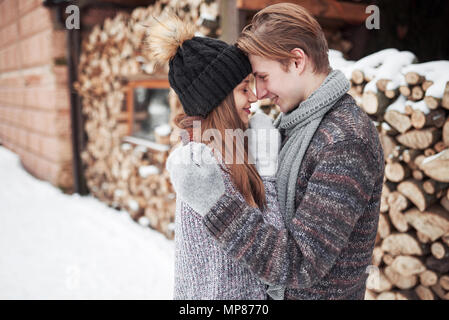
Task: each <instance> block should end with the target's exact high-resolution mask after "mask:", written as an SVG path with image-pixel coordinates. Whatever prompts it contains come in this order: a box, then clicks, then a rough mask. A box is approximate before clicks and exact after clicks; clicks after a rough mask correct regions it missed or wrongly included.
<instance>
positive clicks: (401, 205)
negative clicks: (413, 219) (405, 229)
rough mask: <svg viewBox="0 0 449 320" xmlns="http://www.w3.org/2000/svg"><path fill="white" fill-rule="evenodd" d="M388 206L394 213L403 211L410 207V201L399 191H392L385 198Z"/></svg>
mask: <svg viewBox="0 0 449 320" xmlns="http://www.w3.org/2000/svg"><path fill="white" fill-rule="evenodd" d="M387 203H388V206H389V207H390V208H391V209H393V210H396V211H404V210H405V209H407V208H408V207H409V206H410V201H409V200H408V199H407V198H406V197H405V196H404V195H403V194H402V193H400V192H399V191H393V192H390V193H389V194H388V197H387Z"/></svg>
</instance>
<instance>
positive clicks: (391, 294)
mask: <svg viewBox="0 0 449 320" xmlns="http://www.w3.org/2000/svg"><path fill="white" fill-rule="evenodd" d="M377 300H396V293H394V292H392V291H386V292H382V293H381V294H379V295H378V296H377Z"/></svg>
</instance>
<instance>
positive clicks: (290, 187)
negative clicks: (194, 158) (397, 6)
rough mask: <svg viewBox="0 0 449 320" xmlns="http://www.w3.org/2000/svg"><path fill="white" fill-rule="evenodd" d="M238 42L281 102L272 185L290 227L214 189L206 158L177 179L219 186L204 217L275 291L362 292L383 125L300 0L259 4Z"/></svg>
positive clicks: (261, 84)
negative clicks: (336, 64) (362, 103)
mask: <svg viewBox="0 0 449 320" xmlns="http://www.w3.org/2000/svg"><path fill="white" fill-rule="evenodd" d="M237 44H238V46H239V47H240V48H241V49H242V50H243V51H245V52H246V53H247V54H248V56H249V59H250V62H251V65H252V68H253V73H254V75H255V77H256V90H257V96H258V98H259V99H261V98H272V99H273V100H274V102H275V103H276V104H277V105H279V107H280V109H281V111H282V113H281V115H280V116H279V118H278V119H276V121H275V123H274V125H275V127H277V128H278V129H279V130H280V132H281V135H282V148H281V151H280V154H279V162H278V170H277V173H276V185H277V191H278V201H279V207H280V209H279V215H281V216H282V218H283V221H284V223H285V229H283V230H278V229H276V228H274V227H273V226H271V225H269V224H267V223H265V222H264V220H263V217H262V215H261V212H260V210H259V209H257V208H253V207H251V206H249V205H248V204H247V203H245V202H244V201H240V200H239V199H237V198H236V197H235V196H233V195H232V194H231V195H230V194H224V193H223V192H222V189H221V188H220V187H218V188H215V189H214V187H213V183H214V182H213V181H212V182H211V181H210V179H207V177H208V175H207V174H205V172H207V170H209V171H211V172H213V171H214V170H215V169H214V168H212V166H210V165H209V167H207V168H203V171H202V173H201V174H200V173H196V171H195V170H199V169H198V168H199V167H200V166H192V167H191V169H188V170H190V171H191V172H189V174H190V176H195V177H198V179H189V180H188V179H184V180H182V177H179V176H178V177H175V179H178V181H177V185H179V184H182V183H184V184H187V183H190V184H192V183H193V184H195V186H194V187H192V188H194V189H195V190H196V191H197V192H198V193H199V194H201V193H204V194H205V193H207V194H208V196H209V197H211V196H212V195H213V194H214V193H215V197H212V198H214V201H213V203H212V205H211V210H210V211H209V212H207V213H205V214H204V219H203V221H204V223H205V225H206V227H207V228H208V230H209V232H210V234H211V235H212V236H213V237H214V238H215V239H216V240H217V241H218V243H219V244H220V246H221V248H222V249H223V250H224V251H226V252H227V253H228V254H229V255H230V256H232V257H233V258H234V259H235V260H236V261H238V262H240V263H242V264H244V265H245V266H247V267H248V268H249V269H250V270H251V271H252V272H253V273H254V274H256V275H257V276H258V278H259V279H261V280H262V281H264V282H265V283H266V284H268V285H269V289H268V294H269V295H270V296H271V297H272V298H274V299H364V294H365V289H366V279H367V276H368V273H367V267H368V266H369V265H370V264H371V257H372V252H373V248H374V242H375V238H376V233H377V225H378V218H379V206H380V197H381V190H382V183H383V176H384V157H383V151H382V148H381V144H380V142H379V138H378V133H377V130H376V128H375V126H374V125H373V123H372V122H371V120H370V119H369V118H368V116H367V115H366V114H365V113H364V112H363V111H362V110H361V109H360V108H359V107H358V106H357V105H356V104H355V101H354V99H353V98H352V97H351V96H350V95H348V94H347V91H348V89H349V82H348V80H347V79H346V78H345V77H344V75H343V74H342V72H340V71H336V70H331V68H330V67H329V61H328V56H327V52H328V47H327V42H326V40H325V37H324V34H323V32H322V30H321V27H320V26H319V24H318V23H317V21H316V20H315V19H314V18H313V17H312V16H311V15H310V14H309V13H308V12H307V11H306V10H305V9H304V8H302V7H300V6H298V5H294V4H287V3H282V4H276V5H272V6H269V7H267V8H265V9H263V10H261V11H260V12H258V13H257V14H256V15H255V16H254V18H253V21H252V23H251V24H250V25H249V26H248V27H246V28H245V30H244V31H243V32H242V35H241V37H240V39H239V40H238V43H237ZM194 171H195V172H194ZM203 177H205V178H203ZM192 180H195V181H192ZM214 190H218V191H214ZM198 199H199V200H198V201H201V197H198Z"/></svg>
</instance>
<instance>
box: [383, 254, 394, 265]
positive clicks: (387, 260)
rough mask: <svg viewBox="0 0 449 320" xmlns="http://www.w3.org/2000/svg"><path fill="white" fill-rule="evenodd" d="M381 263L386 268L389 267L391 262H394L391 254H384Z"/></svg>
mask: <svg viewBox="0 0 449 320" xmlns="http://www.w3.org/2000/svg"><path fill="white" fill-rule="evenodd" d="M382 261H383V263H385V264H386V265H387V266H391V265H392V264H393V262H394V256H393V255H392V254H389V253H385V252H384V255H383V256H382Z"/></svg>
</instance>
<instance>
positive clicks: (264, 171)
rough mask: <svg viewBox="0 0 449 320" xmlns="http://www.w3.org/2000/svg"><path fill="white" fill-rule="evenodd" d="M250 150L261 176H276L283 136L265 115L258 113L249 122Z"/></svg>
mask: <svg viewBox="0 0 449 320" xmlns="http://www.w3.org/2000/svg"><path fill="white" fill-rule="evenodd" d="M249 129H250V135H249V142H248V149H249V153H250V155H251V157H252V160H253V163H255V165H256V169H257V172H259V175H260V176H274V175H275V174H276V170H277V165H278V156H279V149H280V147H281V135H280V134H279V131H278V130H277V129H276V128H275V127H274V126H273V121H272V120H271V118H270V117H269V116H267V115H266V114H264V113H258V114H255V115H254V116H252V117H251V119H250V120H249Z"/></svg>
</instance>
